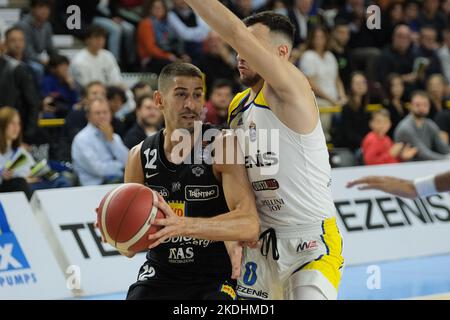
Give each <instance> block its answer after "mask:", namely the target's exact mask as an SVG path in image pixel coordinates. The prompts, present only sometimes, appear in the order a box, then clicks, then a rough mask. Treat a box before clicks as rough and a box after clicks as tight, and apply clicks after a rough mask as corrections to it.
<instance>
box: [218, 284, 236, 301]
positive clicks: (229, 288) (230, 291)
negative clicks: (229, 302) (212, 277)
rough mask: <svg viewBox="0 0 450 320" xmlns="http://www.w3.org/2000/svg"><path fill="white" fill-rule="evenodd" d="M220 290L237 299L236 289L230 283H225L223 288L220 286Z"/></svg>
mask: <svg viewBox="0 0 450 320" xmlns="http://www.w3.org/2000/svg"><path fill="white" fill-rule="evenodd" d="M220 292H223V293H226V294H227V295H229V296H230V297H231V299H233V300H236V291H234V289H233V287H232V286H230V285H229V284H223V285H222V288H220Z"/></svg>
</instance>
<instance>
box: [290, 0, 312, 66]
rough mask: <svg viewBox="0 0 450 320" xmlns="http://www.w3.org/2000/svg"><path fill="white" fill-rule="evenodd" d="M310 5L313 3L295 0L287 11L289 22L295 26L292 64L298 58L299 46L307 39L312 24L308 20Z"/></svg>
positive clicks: (309, 0)
mask: <svg viewBox="0 0 450 320" xmlns="http://www.w3.org/2000/svg"><path fill="white" fill-rule="evenodd" d="M312 5H313V1H311V0H295V1H294V3H293V5H292V6H291V8H290V9H289V10H288V17H289V20H290V21H291V22H292V23H293V24H294V26H295V34H294V49H293V50H292V54H293V56H294V57H295V58H294V62H295V61H296V60H298V59H299V58H300V53H301V52H302V51H303V50H302V49H301V45H302V44H303V43H305V42H306V40H307V39H308V34H309V32H310V30H311V28H312V22H311V20H310V18H309V13H310V12H311V8H312Z"/></svg>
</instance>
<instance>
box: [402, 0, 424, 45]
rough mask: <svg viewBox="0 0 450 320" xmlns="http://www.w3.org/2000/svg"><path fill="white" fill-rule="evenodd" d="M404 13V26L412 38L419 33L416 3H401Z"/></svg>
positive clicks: (417, 5) (417, 6)
mask: <svg viewBox="0 0 450 320" xmlns="http://www.w3.org/2000/svg"><path fill="white" fill-rule="evenodd" d="M403 5H404V9H403V12H404V13H405V16H404V20H405V24H406V25H407V26H408V27H409V28H410V29H411V31H412V33H413V38H414V37H415V35H417V34H418V33H419V30H420V24H419V4H418V3H417V2H416V1H405V2H404V3H403Z"/></svg>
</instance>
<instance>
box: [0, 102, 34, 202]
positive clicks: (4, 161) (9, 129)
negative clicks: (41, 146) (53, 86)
mask: <svg viewBox="0 0 450 320" xmlns="http://www.w3.org/2000/svg"><path fill="white" fill-rule="evenodd" d="M20 145H21V125H20V115H19V113H18V112H17V110H15V109H14V108H11V107H2V108H0V173H1V174H0V192H16V191H22V192H24V193H25V195H26V196H27V198H28V199H30V198H31V195H32V191H31V188H30V186H29V185H28V182H27V180H26V177H27V175H28V172H29V170H30V165H27V166H24V165H22V166H21V167H19V168H17V169H15V170H11V169H8V168H7V165H8V167H9V164H8V162H9V163H10V164H11V163H13V162H15V160H16V159H17V157H18V156H20V155H21V154H23V155H25V162H27V160H32V159H33V158H32V157H31V155H30V154H29V153H28V152H27V151H26V150H25V149H24V148H22V147H21V146H20Z"/></svg>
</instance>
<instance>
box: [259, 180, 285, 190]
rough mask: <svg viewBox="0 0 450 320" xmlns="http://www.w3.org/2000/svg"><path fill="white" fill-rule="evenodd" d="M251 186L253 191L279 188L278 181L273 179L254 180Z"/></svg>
mask: <svg viewBox="0 0 450 320" xmlns="http://www.w3.org/2000/svg"><path fill="white" fill-rule="evenodd" d="M252 186H253V190H255V191H266V190H277V189H279V188H280V185H279V184H278V181H277V180H275V179H267V180H262V181H255V182H252Z"/></svg>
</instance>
